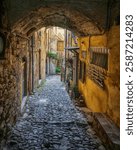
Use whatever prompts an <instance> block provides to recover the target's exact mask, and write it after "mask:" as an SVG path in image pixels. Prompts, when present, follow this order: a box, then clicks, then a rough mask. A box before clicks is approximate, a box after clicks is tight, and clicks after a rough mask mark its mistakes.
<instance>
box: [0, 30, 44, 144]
mask: <svg viewBox="0 0 137 150" xmlns="http://www.w3.org/2000/svg"><path fill="white" fill-rule="evenodd" d="M44 31H45V30H43V33H42V34H44ZM43 37H45V36H44V35H42V37H41V38H42V39H41V43H42V44H41V45H40V46H41V57H40V58H41V79H45V58H46V56H45V42H44V41H45V38H44V39H43ZM28 40H29V39H27V38H25V37H21V36H20V35H16V34H11V35H10V36H9V37H8V41H9V43H10V44H9V45H7V46H8V48H7V49H6V54H5V59H0V143H1V140H3V139H4V137H6V134H7V132H8V131H9V130H10V127H11V126H12V125H14V123H15V122H16V119H17V118H18V116H19V115H20V114H21V107H22V102H23V101H22V100H23V97H24V96H28V94H29V93H30V92H31V90H32V87H31V85H30V84H32V82H30V80H32V74H29V73H30V72H32V63H31V61H32V58H31V53H32V51H31V48H30V46H29V44H28V43H29V42H28ZM35 61H36V63H37V65H36V67H37V68H36V70H37V74H39V56H38V60H37V59H36V60H35ZM24 67H25V68H26V71H25V72H24ZM35 78H36V77H35V76H34V80H35ZM24 91H26V92H25V95H23V93H24Z"/></svg>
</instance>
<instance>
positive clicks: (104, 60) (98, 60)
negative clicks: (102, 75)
mask: <svg viewBox="0 0 137 150" xmlns="http://www.w3.org/2000/svg"><path fill="white" fill-rule="evenodd" d="M90 63H91V64H94V65H96V66H99V67H102V68H104V69H106V70H107V69H108V52H107V50H106V49H105V48H95V49H91V55H90Z"/></svg>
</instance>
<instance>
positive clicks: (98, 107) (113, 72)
mask: <svg viewBox="0 0 137 150" xmlns="http://www.w3.org/2000/svg"><path fill="white" fill-rule="evenodd" d="M119 33H120V28H119V26H113V27H112V28H111V29H110V31H109V32H108V33H106V34H104V35H100V36H91V37H84V38H80V39H79V43H81V42H82V41H84V44H85V47H86V48H85V50H86V51H87V53H88V55H87V59H86V60H85V62H86V64H87V65H88V62H89V51H88V49H89V47H107V48H108V49H109V66H108V71H107V74H108V77H107V78H106V80H105V89H102V88H100V87H99V86H98V85H97V84H95V83H94V82H93V81H92V80H91V79H89V77H88V76H86V81H85V83H82V82H81V81H80V80H79V90H80V91H81V93H82V94H83V96H84V98H85V102H86V104H87V107H89V108H90V109H91V110H92V111H93V112H104V113H107V114H108V115H109V116H110V118H111V119H112V120H113V121H114V122H115V123H116V124H117V125H118V126H119V124H120V119H119V118H120V109H119V107H120V106H119V103H120V94H119V93H120V89H119V84H120V81H119V78H120V77H119V74H120V62H119V56H120V55H119V54H120V46H119V45H120V43H119V40H120V38H119ZM82 47H83V46H82V45H81V44H80V51H81V50H83V48H82ZM80 59H81V55H80ZM81 60H82V59H81Z"/></svg>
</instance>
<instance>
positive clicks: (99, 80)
mask: <svg viewBox="0 0 137 150" xmlns="http://www.w3.org/2000/svg"><path fill="white" fill-rule="evenodd" d="M107 70H108V49H106V48H104V47H92V48H90V64H89V66H88V76H89V77H90V78H91V80H93V81H94V82H95V83H96V84H97V85H99V86H100V87H102V88H104V80H105V77H106V73H107Z"/></svg>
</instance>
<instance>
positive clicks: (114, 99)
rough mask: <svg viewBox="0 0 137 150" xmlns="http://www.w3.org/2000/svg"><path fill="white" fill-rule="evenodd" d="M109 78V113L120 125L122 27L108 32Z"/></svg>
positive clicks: (116, 27)
mask: <svg viewBox="0 0 137 150" xmlns="http://www.w3.org/2000/svg"><path fill="white" fill-rule="evenodd" d="M107 47H108V48H109V50H110V51H109V52H110V53H109V78H108V89H109V99H108V109H107V114H108V115H109V116H110V117H111V118H112V119H113V120H114V121H115V122H116V124H117V125H118V126H119V125H120V28H119V26H113V27H112V28H111V30H110V31H109V33H108V42H107Z"/></svg>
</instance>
